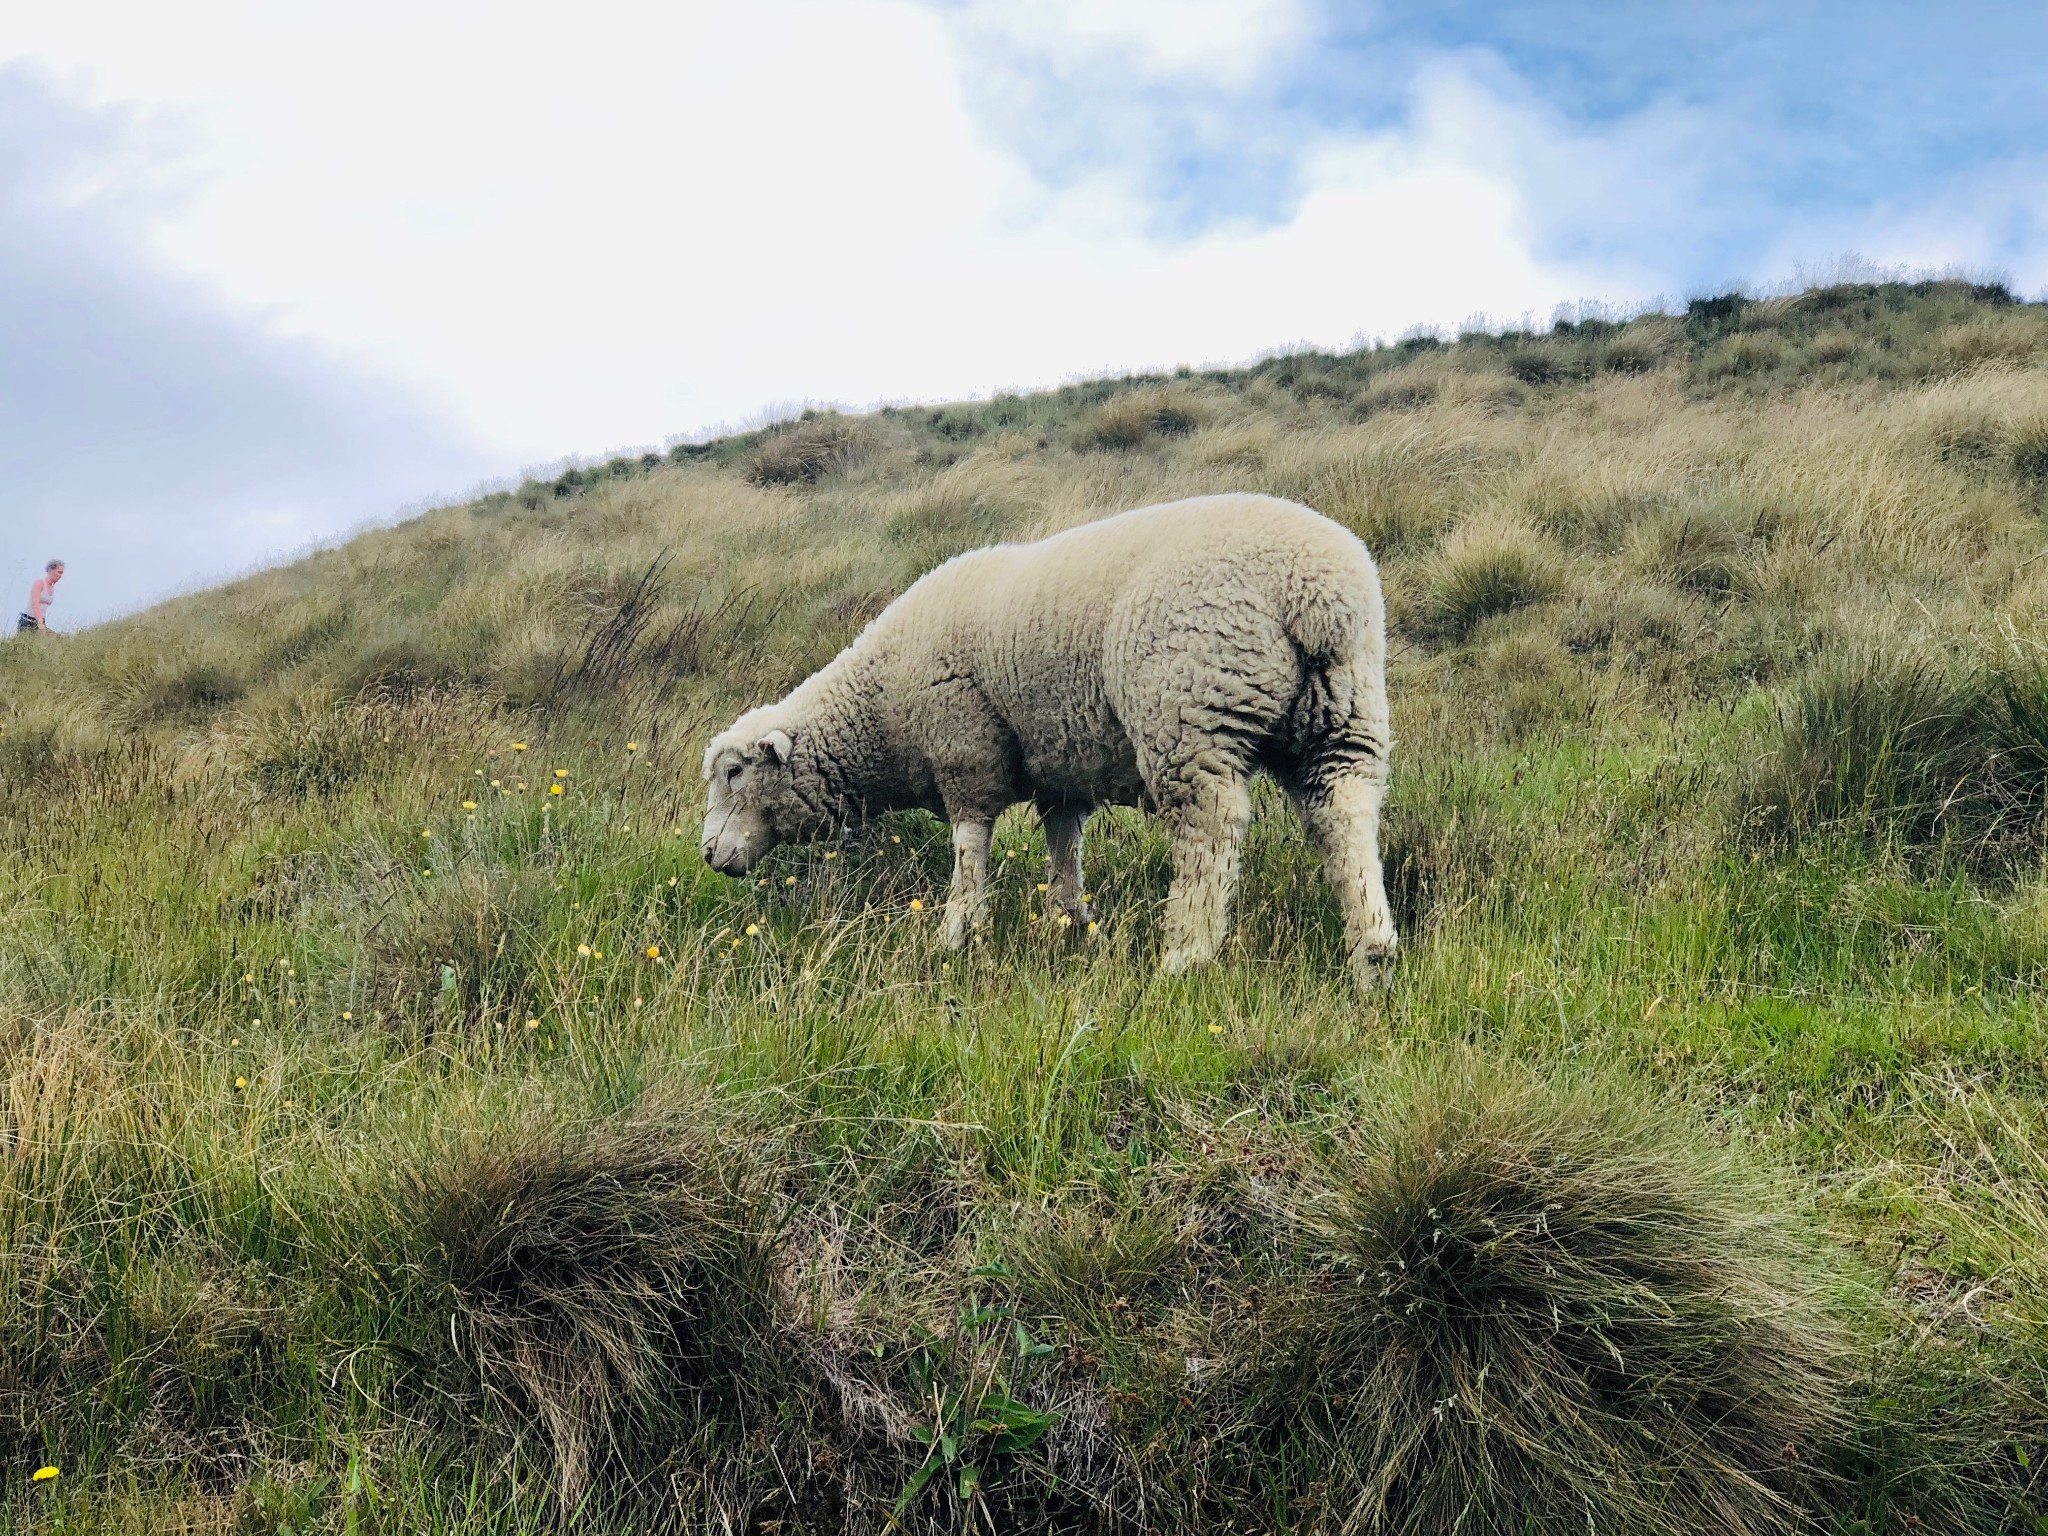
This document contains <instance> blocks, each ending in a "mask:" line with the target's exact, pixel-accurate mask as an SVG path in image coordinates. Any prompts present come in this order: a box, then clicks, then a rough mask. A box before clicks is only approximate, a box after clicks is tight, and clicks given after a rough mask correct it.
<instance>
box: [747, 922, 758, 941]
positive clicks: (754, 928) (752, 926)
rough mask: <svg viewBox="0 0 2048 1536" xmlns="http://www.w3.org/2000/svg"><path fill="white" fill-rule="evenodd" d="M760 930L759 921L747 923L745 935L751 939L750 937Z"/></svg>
mask: <svg viewBox="0 0 2048 1536" xmlns="http://www.w3.org/2000/svg"><path fill="white" fill-rule="evenodd" d="M760 931H761V925H760V924H759V923H749V924H747V937H748V938H750V939H751V938H753V937H755V936H756V935H757V934H759V933H760Z"/></svg>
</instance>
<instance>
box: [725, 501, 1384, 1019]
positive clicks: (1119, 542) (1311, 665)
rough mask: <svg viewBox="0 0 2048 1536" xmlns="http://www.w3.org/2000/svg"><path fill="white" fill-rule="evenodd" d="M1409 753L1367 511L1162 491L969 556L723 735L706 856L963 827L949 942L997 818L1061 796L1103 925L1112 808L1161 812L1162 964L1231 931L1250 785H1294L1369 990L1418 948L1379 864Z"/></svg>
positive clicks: (1071, 877) (1078, 891)
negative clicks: (1096, 892) (884, 819)
mask: <svg viewBox="0 0 2048 1536" xmlns="http://www.w3.org/2000/svg"><path fill="white" fill-rule="evenodd" d="M1392 745H1393V740H1392V734H1391V732H1390V730H1389V726H1388V719H1387V697H1386V621H1385V612H1384V608H1383V605H1382V601H1381V596H1380V583H1379V572H1378V570H1377V568H1376V567H1375V566H1374V564H1373V560H1372V556H1371V555H1370V554H1369V553H1368V552H1367V551H1366V548H1365V546H1364V545H1363V544H1362V543H1361V542H1360V541H1359V540H1358V539H1357V538H1356V537H1355V536H1353V535H1352V534H1351V533H1350V532H1349V531H1348V530H1347V529H1345V528H1343V527H1341V526H1339V525H1338V524H1337V523H1334V522H1332V521H1330V520H1329V519H1328V518H1325V517H1323V516H1321V515H1320V514H1319V513H1317V512H1314V511H1312V510H1311V509H1310V508H1308V507H1305V506H1302V505H1300V504H1299V503H1297V502H1291V501H1283V500H1280V499H1279V498H1277V497H1272V496H1255V495H1219V496H1197V497H1193V498H1190V499H1188V500H1185V501H1175V502H1167V503H1164V504H1162V505H1158V506H1150V507H1141V508H1139V509H1137V510H1135V511H1130V512H1124V513H1121V514H1119V515H1117V516H1114V517H1108V518H1104V519H1102V520H1101V521H1099V522H1093V523H1086V524H1083V525H1081V526H1080V527H1077V528H1071V529H1068V530H1067V531H1066V532H1064V533H1058V534H1055V535H1053V536H1052V537H1050V538H1045V539H1041V540H1039V541H1037V542H1036V543H1030V544H997V545H992V546H990V547H988V548H985V549H976V550H970V551H968V552H967V553H965V554H962V555H957V556H955V557H954V558H953V559H951V560H948V561H946V562H945V563H944V564H943V565H940V566H938V567H937V568H936V569H934V570H932V571H930V572H928V573H927V574H926V575H925V576H923V577H922V578H921V579H919V580H918V581H917V582H915V583H914V584H913V585H912V586H911V587H910V588H909V590H907V591H906V592H904V593H903V595H902V596H900V597H898V598H897V599H896V600H895V601H894V602H893V603H891V604H890V605H889V606H888V607H887V608H885V609H883V610H882V612H881V613H880V614H879V615H878V616H877V617H876V618H875V620H874V621H873V622H872V623H870V624H869V625H868V626H867V628H866V629H864V630H863V631H862V632H861V633H860V635H859V636H857V637H856V638H855V639H854V641H853V643H852V644H851V645H849V646H847V647H846V649H845V650H843V651H841V652H840V653H839V655H838V656H837V657H835V658H834V659H833V660H832V661H830V662H828V663H827V664H826V665H825V666H824V667H822V668H821V669H819V670H818V671H817V672H815V673H814V674H812V675H811V677H810V678H808V679H807V680H805V681H804V682H803V683H801V684H799V685H798V687H797V688H796V689H795V690H794V691H793V692H792V693H790V694H789V696H788V697H787V698H785V699H783V700H782V701H781V702H779V703H775V704H768V705H764V706H762V707H760V708H757V709H754V710H750V711H749V712H748V713H746V714H744V715H742V716H740V718H739V719H738V720H737V721H735V722H734V723H733V725H732V726H731V727H730V728H728V729H727V730H725V731H723V732H721V733H720V734H719V735H718V736H717V737H715V738H714V739H713V740H712V742H711V744H710V745H709V746H708V747H707V748H706V749H705V752H704V779H705V782H706V784H707V785H708V786H709V789H708V792H707V803H706V809H705V818H704V832H703V852H704V858H705V861H706V862H707V863H708V864H709V865H710V866H711V867H712V868H713V869H716V870H718V871H719V872H720V873H722V874H727V875H744V874H746V873H747V872H748V871H749V870H751V869H752V868H753V867H754V865H755V864H756V863H757V862H758V861H759V860H760V859H761V858H762V856H763V855H764V854H766V853H767V852H768V851H769V850H770V849H771V848H773V847H775V846H776V845H777V844H780V843H791V842H807V841H813V840H816V839H817V838H820V837H823V836H827V835H829V834H831V833H832V832H834V831H836V830H837V829H839V828H841V827H843V826H845V825H846V824H848V823H849V822H852V821H855V820H857V819H859V818H860V817H862V816H864V815H866V814H867V813H870V812H875V811H881V810H895V809H910V808H917V807H921V808H923V809H926V810H930V811H933V812H935V813H937V814H938V815H940V816H943V817H944V818H945V819H946V820H948V821H949V822H950V823H951V824H952V834H953V859H954V863H953V879H952V885H951V889H950V892H949V895H948V899H947V902H946V914H945V941H946V943H947V944H948V945H949V946H952V947H955V948H957V947H959V946H960V945H963V944H964V943H966V942H967V940H968V939H969V937H970V936H971V935H972V934H973V933H974V932H975V931H976V930H977V929H978V928H980V927H982V926H983V925H984V923H985V921H986V914H987V891H988V858H989V844H990V841H991V838H992V837H993V834H994V830H995V821H996V818H997V817H998V816H1000V815H1001V814H1002V813H1003V811H1005V810H1006V809H1008V808H1009V807H1010V806H1012V805H1015V804H1019V803H1021V802H1023V801H1027V800H1028V801H1030V802H1032V803H1033V804H1034V805H1035V806H1036V807H1037V809H1038V813H1039V816H1040V818H1041V820H1042V822H1043V825H1044V828H1045V840H1046V849H1047V852H1048V855H1049V859H1050V864H1051V872H1050V876H1049V878H1048V881H1047V909H1048V915H1049V916H1052V917H1054V918H1055V919H1057V918H1058V917H1059V916H1061V915H1064V916H1065V917H1067V918H1068V919H1069V920H1071V921H1072V922H1075V923H1084V922H1086V921H1087V920H1088V911H1087V908H1086V905H1085V903H1084V899H1083V891H1084V887H1083V885H1082V881H1081V843H1082V828H1083V825H1084V824H1085V823H1086V821H1087V819H1088V815H1089V812H1090V811H1091V810H1093V809H1094V808H1095V807H1096V806H1098V805H1139V806H1142V807H1144V808H1145V809H1146V810H1148V811H1152V812H1156V813H1157V814H1159V815H1160V816H1162V817H1164V818H1165V820H1166V822H1167V824H1168V827H1169V829H1170V834H1171V841H1172V848H1173V881H1172V886H1171V889H1170V891H1169V894H1168V896H1167V899H1166V909H1165V913H1164V926H1165V950H1164V954H1163V956H1162V958H1161V965H1162V967H1163V968H1164V969H1165V970H1166V971H1168V972H1177V971H1182V970H1186V969H1188V968H1189V967H1191V966H1196V965H1201V964H1205V963H1207V962H1208V961H1210V960H1212V959H1213V958H1214V957H1215V955H1216V952H1217V950H1218V949H1219V948H1220V946H1221V945H1222V942H1223V939H1224V937H1225V935H1226V934H1227V932H1228V931H1229V922H1230V903H1231V898H1232V895H1233V893H1234V890H1235V887H1236V883H1237V875H1238V858H1239V849H1240V847H1241V845H1242V843H1243V839H1244V833H1245V828H1246V826H1247V825H1248V824H1249V822H1250V820H1251V795H1250V788H1249V786H1250V778H1251V775H1252V774H1253V772H1254V771H1256V770H1259V769H1264V770H1266V771H1268V772H1269V773H1271V774H1272V776H1273V777H1274V778H1275V779H1277V780H1278V781H1279V783H1280V784H1281V786H1282V787H1283V788H1285V789H1286V791H1287V793H1288V795H1289V796H1290V797H1291V798H1292V800H1293V802H1294V805H1295V807H1296V809H1297V810H1298V812H1299V813H1300V815H1301V817H1302V820H1303V822H1304V823H1305V825H1306V826H1307V829H1308V832H1309V835H1310V838H1311V840H1312V842H1313V843H1314V844H1315V845H1316V847H1317V848H1318V849H1319V851H1320V852H1321V854H1322V857H1323V860H1324V865H1325V870H1326V873H1327V875H1328V878H1329V880H1330V883H1331V885H1332V886H1333V887H1334V888H1335V890H1336V893H1337V897H1338V900H1339V902H1340V904H1341V905H1342V908H1343V912H1344V925H1345V936H1346V942H1347V947H1348V949H1349V952H1350V957H1351V963H1352V966H1353V969H1354V973H1355V975H1356V977H1357V980H1358V983H1359V985H1360V986H1361V987H1364V988H1370V987H1372V986H1373V985H1375V984H1376V983H1377V982H1378V980H1379V979H1380V975H1381V971H1382V967H1383V964H1384V962H1385V961H1386V960H1387V959H1388V957H1389V956H1391V954H1392V953H1393V950H1394V945H1395V934H1394V922H1393V915H1392V913H1391V912H1390V911H1389V909H1388V906H1387V897H1386V888H1385V882H1384V879H1383V877H1382V873H1381V868H1380V857H1379V819H1380V806H1381V803H1382V800H1383V798H1384V796H1385V792H1386V784H1387V757H1388V753H1389V751H1390V750H1391V748H1392Z"/></svg>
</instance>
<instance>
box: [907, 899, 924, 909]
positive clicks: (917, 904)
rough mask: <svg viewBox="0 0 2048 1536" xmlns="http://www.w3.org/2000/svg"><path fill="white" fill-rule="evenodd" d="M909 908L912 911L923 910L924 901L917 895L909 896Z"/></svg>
mask: <svg viewBox="0 0 2048 1536" xmlns="http://www.w3.org/2000/svg"><path fill="white" fill-rule="evenodd" d="M910 910H911V911H913V912H922V911H923V910H924V903H923V902H922V901H920V900H919V899H918V898H917V897H915V896H913V897H911V898H910Z"/></svg>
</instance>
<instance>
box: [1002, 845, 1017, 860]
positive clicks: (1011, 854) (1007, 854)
mask: <svg viewBox="0 0 2048 1536" xmlns="http://www.w3.org/2000/svg"><path fill="white" fill-rule="evenodd" d="M1003 857H1004V858H1006V859H1014V858H1015V857H1017V850H1016V849H1014V848H1005V849H1004V850H1003Z"/></svg>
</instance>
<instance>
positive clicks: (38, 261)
mask: <svg viewBox="0 0 2048 1536" xmlns="http://www.w3.org/2000/svg"><path fill="white" fill-rule="evenodd" d="M2044 58H2048V3H2042V0H2032V3H2025V4H1974V5H1973V4H1967V3H1965V4H1959V5H1952V6H1932V5H1927V4H1925V3H1916V4H1899V3H1887V0H1858V3H1808V4H1804V5H1790V6H1788V5H1786V4H1784V3H1782V0H1770V3H1765V0H1756V3H1751V0H1707V3H1702V4H1696V5H1690V6H1668V5H1633V4H1623V3H1617V0H1602V3H1590V0H1580V3H1566V0H1557V3H1530V4H1520V5H1498V4H1490V3H1488V4H1481V3H1477V0H1469V3H1468V0H1430V3H1420V0H1418V3H1399V0H1388V3H1384V4H1374V3H1365V4H1335V3H1331V4H1320V3H1317V0H1009V3H1001V0H965V3H960V0H954V3H945V0H926V3H918V0H829V3H803V0H733V3H730V4H724V5H709V4H694V3H688V0H662V3H647V4H626V3H605V0H584V3H581V4H578V5H573V6H567V5H561V4H551V5H545V6H543V5H539V4H522V3H517V0H488V3H485V0H476V3H448V4H437V3H434V0H404V3H402V4H401V3H396V0H352V3H350V4H348V5H346V6H342V5H325V6H316V5H283V4H277V3H274V0H253V3H247V4H224V3H212V0H186V3H183V4H178V5H166V4H162V3H161V0H152V3H148V4H141V3H136V4H113V3H96V0H63V3H62V4H47V5H41V6H29V5H26V4H14V5H5V6H0V602H18V601H19V600H20V599H19V598H17V597H15V596H14V595H12V594H11V593H9V592H7V591H5V590H4V586H18V587H20V588H22V589H23V593H24V594H25V592H26V587H27V583H28V580H29V578H30V577H31V576H32V575H33V574H34V572H35V571H36V570H38V569H40V567H41V565H42V562H43V561H44V560H45V559H47V558H49V557H50V556H51V555H56V554H61V555H62V556H64V557H65V558H66V559H67V560H68V561H69V562H70V574H69V577H68V579H67V581H66V583H65V585H64V587H63V588H62V589H61V591H60V594H59V597H60V601H59V605H58V608H57V609H56V611H55V614H54V617H55V618H56V619H57V621H58V623H59V624H60V627H61V626H68V625H74V624H78V623H81V622H84V621H86V620H88V619H91V618H94V617H98V616H103V615H106V614H109V613H114V612H119V611H124V610H127V609H130V608H134V607H136V606H138V605H140V604H142V603H144V602H147V601H149V600H151V599H152V598H155V597H158V596H161V595H164V594H166V593H168V592H171V591H175V590H178V589H181V588H185V587H189V586H192V585H194V584H196V583H198V582H200V581H202V580H204V579H206V578H209V577H213V576H217V575H220V574H223V573H227V572H232V571H237V570H242V569H246V568H248V567H250V566H252V565H254V564H257V563H260V562H262V561H265V560H269V559H275V558H280V557H282V556H284V555H287V554H289V553H292V552H294V551H295V550H297V549H300V548H303V547H304V546H305V545H307V544H308V543H309V542H311V541H314V540H316V539H322V538H330V537H333V536H334V535H336V534H338V533H340V532H342V531H345V530H347V529H349V528H351V527H355V526H358V525H360V524H362V523H364V522H366V521H370V520H381V519H388V518H390V517H392V516H394V515H396V514H397V513H398V512H400V511H401V510H402V509H404V508H406V507H408V506H419V505H422V504H426V503H430V502H432V501H434V500H437V499H446V498H450V497H453V496H456V495H459V494H461V493H463V492H465V491H467V490H469V489H471V488H473V487H474V486H476V485H477V484H478V483H479V482H481V481H484V480H486V479H504V478H510V477H514V476H516V475H517V474H518V473H519V472H520V471H521V470H522V469H523V468H526V467H529V466H536V465H542V464H547V463H551V462H554V461H559V460H561V459H562V458H564V457H566V456H571V455H582V456H586V457H602V456H605V455H607V454H609V453H611V452H613V451H616V450H619V449H625V448H641V447H646V446H659V445H661V444H664V443H666V442H669V441H672V440H673V439H674V438H676V437H677V436H679V435H682V434H696V433H701V432H702V431H704V430H705V429H707V428H711V427H714V426H717V425H719V424H724V423H733V422H740V421H745V420H749V419H755V418H758V417H759V416H760V415H761V414H762V412H763V411H764V410H766V409H768V408H772V407H777V406H782V405H787V404H791V403H800V402H805V401H815V402H841V403H845V404H849V405H865V404H870V403H874V402H877V401H882V400H901V399H938V398H952V397H959V396H963V395H969V394H985V393H988V392H990V391H992V390H996V389H1001V388H1020V387H1030V386H1035V385H1044V384H1052V383H1058V382H1059V381H1061V380H1063V379H1066V378H1071V377H1073V376H1075V375H1078V374H1088V373H1099V372H1102V371H1105V370H1123V369H1131V368H1149V367H1166V366H1172V365H1175V364H1179V363H1192V364H1201V363H1216V362H1238V361H1243V360H1245V359H1247V358H1250V357H1252V356H1254V355H1256V354H1258V353H1261V352H1264V351H1270V350H1273V349H1275V348H1279V347H1284V346H1288V345H1292V344H1300V343H1311V344H1315V345H1319V346H1340V345H1345V344H1347V343H1350V342H1351V341H1353V340H1354V339H1356V338H1359V337H1372V336H1381V337H1386V338H1393V337H1396V336H1399V335H1400V334H1402V333H1404V332H1406V331H1408V330H1410V329H1412V328H1414V327H1417V326H1441V327H1447V328H1455V327H1456V326H1458V325H1459V324H1461V323H1463V322H1465V321H1467V320H1469V319H1471V318H1473V317H1474V316H1485V317H1489V318H1491V319H1492V320H1493V321H1495V322H1500V321H1504V320H1506V321H1513V320H1518V319H1520V318H1521V317H1523V316H1525V315H1527V316H1533V317H1535V318H1536V319H1537V320H1539V321H1547V320H1548V318H1549V317H1550V315H1551V313H1552V312H1553V310H1554V309H1555V308H1556V306H1558V305H1560V304H1576V303H1580V302H1586V301H1591V302H1596V303H1601V304H1605V305H1608V306H1611V307H1614V308H1617V309H1626V308H1631V307H1635V306H1638V305H1640V304H1642V303H1643V302H1645V301H1648V300H1651V299H1654V298H1658V297H1660V296H1661V297H1664V298H1665V299H1666V300H1667V301H1669V302H1673V303H1676V302H1680V301H1682V300H1683V299H1684V298H1685V297H1686V296H1687V295H1690V294H1697V293H1703V292H1708V291H1719V290H1722V289H1725V288H1727V287H1729V286H1731V285H1736V284H1747V285H1751V286H1768V285H1776V284H1782V283H1785V282H1788V281H1793V280H1796V279H1799V278H1800V277H1802V276H1805V275H1809V274H1812V273H1816V272H1824V271H1829V270H1833V269H1836V268H1837V267H1839V265H1840V263H1841V262H1842V260H1843V258H1844V257H1845V256H1847V255H1848V254H1850V253H1855V254H1856V255H1857V256H1859V257H1860V258H1862V259H1863V260H1864V261H1865V262H1868V263H1871V264H1874V265H1877V266H1887V267H1889V266H1903V267H1911V268H1915V269H1943V268H1949V267H1961V268H1966V269H1969V270H1971V271H1973V272H1978V273H1991V274H1995V275H2000V276H2003V277H2005V278H2007V279H2008V280H2009V281H2011V282H2012V283H2013V284H2014V286H2015V287H2016V288H2018V289H2019V290H2021V291H2022V292H2023V293H2025V294H2027V295H2029V296H2038V295H2040V294H2041V293H2042V292H2043V291H2044V289H2048V147H2044V146H2048V89H2044V88H2043V79H2042V65H2041V62H2040V61H2041V60H2042V59H2044Z"/></svg>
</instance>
